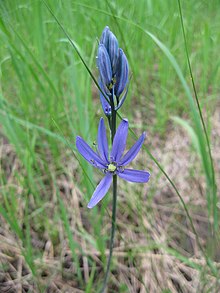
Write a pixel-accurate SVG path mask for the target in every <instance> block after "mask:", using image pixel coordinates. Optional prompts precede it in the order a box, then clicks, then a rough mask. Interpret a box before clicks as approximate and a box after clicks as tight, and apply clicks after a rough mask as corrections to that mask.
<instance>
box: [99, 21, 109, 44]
mask: <svg viewBox="0 0 220 293" xmlns="http://www.w3.org/2000/svg"><path fill="white" fill-rule="evenodd" d="M109 32H110V29H109V27H108V26H106V27H105V28H104V30H103V32H102V35H101V38H100V44H103V45H104V46H105V48H106V49H107V48H108V40H109Z"/></svg>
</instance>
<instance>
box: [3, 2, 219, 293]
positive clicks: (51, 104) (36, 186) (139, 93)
mask: <svg viewBox="0 0 220 293" xmlns="http://www.w3.org/2000/svg"><path fill="white" fill-rule="evenodd" d="M45 2H46V3H47V4H48V5H49V7H51V10H52V12H53V13H54V15H55V16H56V18H57V19H58V21H59V22H60V24H61V25H62V27H63V29H62V27H61V26H60V25H59V23H57V21H56V19H55V18H54V17H53V15H51V13H50V12H49V10H48V8H47V6H46V5H45V3H44V1H38V0H37V1H30V0H22V1H1V2H0V42H1V46H0V125H1V128H0V131H1V134H0V136H1V137H4V139H6V141H7V142H6V143H7V144H9V145H11V146H12V152H13V153H14V154H15V156H16V158H17V159H18V161H19V167H18V168H17V167H16V168H14V169H13V168H11V169H12V170H11V171H10V172H11V173H10V176H11V177H12V178H13V180H12V183H10V181H9V175H8V173H7V171H6V169H4V168H3V167H2V166H1V168H0V177H1V181H0V185H1V192H0V214H1V217H2V219H4V221H5V223H6V224H7V225H8V227H9V228H8V229H9V231H10V233H12V234H13V235H15V237H16V239H18V242H19V246H20V248H21V252H22V255H23V257H24V261H25V264H26V265H27V267H28V268H29V270H30V271H31V274H32V278H33V282H35V284H36V285H37V286H39V288H43V287H41V286H42V285H44V287H45V284H43V281H42V280H41V273H42V270H43V269H42V266H41V265H39V262H37V260H39V259H40V260H42V262H43V251H41V252H39V250H38V249H37V248H36V247H34V245H33V242H32V237H33V235H32V232H33V231H34V233H35V234H37V235H38V236H39V237H42V239H43V241H47V240H48V239H50V240H51V241H52V243H53V245H54V247H56V249H57V251H56V253H57V255H59V254H62V251H61V248H62V244H61V245H58V243H59V242H61V241H62V239H60V238H59V237H60V236H58V235H60V231H59V230H60V229H61V230H63V234H64V236H63V237H64V238H65V239H67V242H68V244H67V245H68V247H69V248H70V251H71V257H72V261H73V264H74V267H75V275H74V278H76V280H75V281H76V282H75V283H76V284H77V285H76V286H78V287H79V288H81V289H82V290H85V292H93V291H92V290H94V292H96V291H95V289H94V288H96V287H97V288H98V287H100V286H101V282H102V276H103V275H102V273H100V272H101V270H102V272H103V271H104V267H105V265H106V249H107V248H108V239H109V234H108V231H109V230H108V229H109V223H110V217H109V213H108V211H107V208H108V207H109V206H110V202H111V198H110V197H109V198H106V199H105V200H104V201H103V204H102V205H101V206H100V207H99V208H95V209H93V210H92V211H88V210H87V209H86V205H87V202H88V199H89V198H90V195H91V194H92V192H93V190H94V186H95V185H94V184H93V182H95V180H96V179H97V178H96V176H97V173H95V176H94V174H93V172H94V170H93V169H92V168H90V167H89V166H88V164H87V163H86V162H84V160H81V158H80V157H79V155H78V154H77V153H76V148H75V136H76V135H81V136H83V138H84V139H85V140H86V141H90V142H91V144H92V143H93V141H94V140H95V137H96V131H97V124H98V122H97V121H98V120H99V119H97V118H98V117H100V116H101V115H103V114H102V112H101V111H102V109H101V106H100V104H99V94H98V89H97V87H96V85H95V83H94V82H93V80H92V79H95V78H96V77H97V76H98V72H97V70H96V60H95V56H96V49H97V38H98V37H99V36H100V34H101V32H102V30H103V28H104V27H105V26H106V25H109V26H110V28H111V30H112V31H113V32H114V33H115V35H117V38H118V40H119V42H120V47H122V48H123V49H124V51H125V52H126V55H127V57H128V60H129V65H130V71H131V75H132V78H131V82H130V88H129V94H128V97H127V100H126V102H125V103H124V105H123V108H122V109H121V115H122V116H127V117H128V119H130V121H133V119H134V117H136V116H138V117H141V121H142V125H141V128H142V129H144V130H145V129H147V131H148V132H150V134H151V135H152V136H156V135H159V136H160V137H161V138H165V139H166V137H167V131H168V129H169V127H170V121H171V122H172V120H170V119H171V117H173V116H175V118H174V121H175V122H177V123H178V124H180V125H181V126H182V127H183V128H184V129H185V130H186V131H187V132H188V135H189V136H190V138H191V139H192V143H193V146H194V151H196V153H197V154H199V159H200V161H201V166H202V167H201V173H202V174H203V175H204V176H205V178H206V184H205V185H206V196H207V213H208V217H209V224H210V225H209V228H208V229H209V230H210V233H214V234H215V233H216V232H217V231H218V228H219V224H218V210H217V191H216V189H215V180H214V179H215V178H214V174H213V170H212V163H211V160H210V156H209V152H208V147H207V140H206V137H205V134H204V129H203V127H202V123H201V117H200V116H199V112H198V108H197V106H196V103H195V102H194V93H193V88H192V87H191V77H190V74H189V70H188V66H187V58H186V49H185V48H184V40H183V36H182V28H181V22H180V16H179V8H178V2H175V1H174V2H172V4H171V3H170V1H162V0H157V1H151V0H149V1H145V0H140V1H133V0H126V1H125V0H120V1H98V0H96V1H88V0H84V1H78V2H77V1H59V0H54V1H45ZM182 2H183V3H182V5H183V7H182V9H183V11H182V12H183V18H184V27H185V31H186V39H187V46H188V50H189V53H190V56H189V60H190V62H191V65H192V71H193V73H194V75H195V81H196V90H197V95H198V97H199V102H200V105H201V109H202V111H203V110H204V109H205V110H206V114H207V115H206V117H209V116H210V115H211V113H212V112H211V111H212V107H211V106H212V105H215V104H216V102H217V93H218V91H219V85H218V83H219V79H220V73H219V63H220V60H219V50H218V47H219V41H220V32H219V22H220V20H219V13H220V10H219V9H220V8H219V5H218V1H217V0H214V1H209V2H207V1H196V0H194V1H182ZM128 7H129V9H128ZM68 36H69V37H70V39H71V41H72V45H71V44H70V40H69V39H68ZM74 46H75V49H76V50H75V49H74ZM79 56H80V58H82V60H83V62H84V63H85V64H86V66H88V68H87V69H86V67H85V64H83V62H82V60H81V59H80V58H79ZM213 60H214V62H213ZM88 70H90V72H88ZM209 105H210V107H209ZM179 116H184V119H183V118H180V117H179ZM137 121H138V119H137ZM187 121H189V122H187ZM207 122H209V121H208V118H207V119H206V120H205V123H207ZM135 126H136V125H135ZM138 127H139V125H138ZM210 128H212V125H211V126H210ZM208 135H209V136H210V131H209V132H208ZM148 139H149V141H150V140H151V137H149V138H148ZM149 141H148V142H149ZM146 152H147V153H148V154H150V158H151V159H153V160H154V162H156V164H158V167H159V169H161V170H162V172H163V171H164V169H163V168H162V167H161V166H160V163H159V161H157V160H156V159H155V158H154V157H153V156H152V155H151V153H150V152H149V151H148V149H147V150H146ZM161 152H162V150H161ZM68 162H71V164H73V166H72V167H71V168H70V166H69V165H68ZM151 162H152V161H151ZM151 162H149V168H150V165H151V164H152V163H151ZM1 165H3V163H1ZM12 167H13V166H12ZM161 170H160V171H161ZM161 174H162V173H161V172H160V174H159V175H157V176H159V177H160V176H161ZM153 176H156V175H154V174H152V177H153ZM165 176H166V173H165ZM65 180H67V181H68V182H72V185H71V187H70V189H71V190H72V193H71V194H73V193H74V192H76V193H77V196H78V197H79V202H80V203H79V206H78V205H77V204H76V202H75V201H74V205H70V206H71V208H72V207H74V210H71V209H70V207H69V206H68V200H69V198H68V199H66V198H65V196H66V195H65V193H64V192H63V191H62V188H63V185H62V184H64V183H63V181H65ZM60 182H62V184H61V183H60ZM155 182H156V179H155ZM169 184H171V185H170V187H171V188H174V187H175V185H174V182H173V181H172V179H170V182H169ZM172 184H173V185H172ZM64 185H65V184H64ZM17 186H20V188H21V190H22V191H21V192H20V191H19V190H18V188H17ZM175 188H176V187H175ZM175 188H174V192H176V191H177V192H179V194H181V190H180V189H178V188H176V189H175ZM125 191H126V192H127V193H128V196H126V197H128V198H132V197H133V196H136V194H135V192H134V191H137V195H138V196H137V199H136V202H135V204H133V203H132V202H131V203H128V204H127V205H126V206H125V208H124V203H123V202H120V203H119V209H118V210H119V211H120V212H121V214H122V215H126V217H127V218H128V219H129V218H130V219H131V222H128V225H129V226H130V230H134V229H136V227H135V225H133V224H132V218H133V212H134V205H135V207H136V209H137V211H136V210H135V211H136V212H137V214H138V215H139V219H140V223H139V225H140V227H139V228H138V229H139V230H138V231H137V233H143V235H145V237H146V241H148V242H147V243H148V244H149V245H146V246H144V248H143V247H142V246H141V245H140V246H139V247H138V249H135V248H134V249H133V251H132V258H131V259H129V261H132V262H133V261H134V259H135V258H136V257H138V255H139V253H144V252H152V251H154V250H156V249H158V250H159V249H161V250H162V251H165V252H166V254H167V255H169V256H172V257H173V258H175V259H176V260H178V261H180V262H183V263H184V264H186V265H188V266H189V267H191V268H193V269H195V270H196V271H198V273H199V274H200V273H201V271H202V273H201V275H202V278H203V277H204V275H206V270H208V267H210V268H211V274H214V275H215V274H216V270H215V268H213V266H214V265H213V258H212V257H213V256H214V255H215V250H217V249H218V248H217V245H218V240H219V239H218V235H215V237H216V239H214V240H213V243H214V244H213V243H212V245H211V246H209V247H206V248H204V251H203V253H204V254H205V257H206V265H205V264H204V267H203V268H202V269H201V267H200V266H198V264H197V263H196V261H194V260H193V259H188V256H186V255H184V253H182V250H180V251H177V250H176V249H174V248H170V247H169V245H165V244H160V243H159V244H158V243H151V242H152V240H151V239H150V237H149V235H148V232H149V231H148V230H147V229H146V227H145V218H147V219H148V221H152V218H153V217H154V213H153V211H152V209H151V208H149V211H148V214H147V213H146V211H145V210H144V208H143V201H144V199H143V198H142V193H143V190H141V189H140V190H139V189H138V190H135V188H134V189H130V187H128V188H126V187H124V186H122V189H121V191H120V193H121V194H120V195H122V196H123V195H124V193H125ZM129 192H130V193H129ZM63 193H64V194H63ZM156 193H157V188H156V186H153V187H151V189H150V191H149V195H148V201H149V202H148V204H149V206H151V204H152V199H153V197H154V195H155V194H156ZM180 196H181V195H180ZM21 203H22V204H21ZM75 204H76V206H75ZM51 205H52V207H51ZM21 206H22V207H21ZM47 207H49V208H47ZM144 207H145V206H144ZM184 208H185V209H186V210H187V211H188V210H189V207H188V206H187V204H185V207H184ZM20 209H21V210H22V212H21V211H20ZM75 209H77V210H78V211H79V210H80V209H83V211H84V212H83V218H82V219H81V224H79V223H78V222H77V224H76V225H73V226H74V229H75V230H73V228H72V224H71V221H70V217H73V221H74V217H76V216H77V213H76V211H75ZM187 217H188V214H187ZM134 220H135V219H134ZM187 220H188V221H189V222H190V221H191V220H192V219H191V220H190V219H189V218H187ZM77 221H78V220H77ZM54 223H55V224H54ZM192 223H194V220H192ZM55 225H59V229H58V227H55ZM123 225H127V223H120V225H119V227H118V230H120V229H122V227H123ZM152 225H153V224H152ZM103 226H104V229H103ZM60 227H61V228H60ZM191 228H192V227H191ZM192 232H194V231H193V229H192ZM117 233H118V234H119V236H120V238H121V239H120V240H121V241H122V242H123V243H125V246H129V244H130V243H129V239H127V240H126V239H125V237H123V233H120V232H119V231H118V232H117ZM216 234H217V233H216ZM128 235H129V234H128ZM211 235H213V234H211ZM197 240H198V239H196V241H197ZM80 241H82V243H84V242H85V243H86V245H85V246H81V242H80ZM197 245H198V243H197ZM87 246H89V247H93V248H94V250H95V251H96V252H97V253H98V255H99V258H98V260H99V261H98V260H97V256H96V257H95V258H93V257H89V256H88V251H87V249H86V248H85V247H87ZM198 246H199V245H198ZM129 255H130V252H129V251H127V257H128V258H129ZM85 258H86V261H87V266H88V267H89V268H90V269H89V276H88V277H87V279H86V280H87V281H86V282H85V281H84V278H86V277H85V275H84V271H83V270H82V267H83V268H84V266H82V262H83V261H85ZM82 259H83V260H82ZM86 261H85V267H86ZM115 264H116V265H115V266H117V260H116V259H115ZM2 265H3V264H2ZM60 267H61V261H60ZM60 267H59V268H57V270H58V271H59V270H60V271H62V269H61V268H60ZM137 270H138V267H137ZM204 272H205V273H204ZM138 273H139V272H138ZM139 274H140V275H141V273H139ZM41 283H42V284H41ZM204 283H205V281H204ZM164 288H166V287H164ZM119 289H120V292H126V290H129V289H128V288H127V285H126V284H125V283H124V282H122V283H121V285H120V286H119ZM39 290H40V289H39ZM163 292H170V290H169V289H164V290H163Z"/></svg>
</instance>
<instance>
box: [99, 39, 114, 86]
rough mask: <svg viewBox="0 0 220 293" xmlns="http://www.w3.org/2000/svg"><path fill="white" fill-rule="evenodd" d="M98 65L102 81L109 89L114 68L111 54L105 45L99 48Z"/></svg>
mask: <svg viewBox="0 0 220 293" xmlns="http://www.w3.org/2000/svg"><path fill="white" fill-rule="evenodd" d="M97 64H98V69H99V73H100V77H101V80H102V82H103V83H104V85H106V86H107V87H108V86H109V85H110V83H111V81H112V67H111V62H110V58H109V54H108V52H107V50H106V48H105V46H104V45H103V44H100V45H99V48H98V62H97Z"/></svg>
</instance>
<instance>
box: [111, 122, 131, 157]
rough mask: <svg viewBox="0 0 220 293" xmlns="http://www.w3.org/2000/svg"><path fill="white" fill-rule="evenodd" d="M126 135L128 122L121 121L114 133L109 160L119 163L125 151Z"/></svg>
mask: <svg viewBox="0 0 220 293" xmlns="http://www.w3.org/2000/svg"><path fill="white" fill-rule="evenodd" d="M127 135H128V120H127V119H123V120H122V121H121V123H120V125H119V126H118V129H117V131H116V134H115V137H114V141H113V145H112V151H111V155H110V158H111V160H112V161H113V162H119V160H120V159H121V156H122V154H123V152H124V150H125V146H126V140H127Z"/></svg>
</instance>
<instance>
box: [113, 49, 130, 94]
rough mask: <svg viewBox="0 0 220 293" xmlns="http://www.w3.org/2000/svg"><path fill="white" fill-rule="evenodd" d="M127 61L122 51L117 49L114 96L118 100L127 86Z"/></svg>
mask: <svg viewBox="0 0 220 293" xmlns="http://www.w3.org/2000/svg"><path fill="white" fill-rule="evenodd" d="M128 73H129V67H128V60H127V58H126V56H125V54H124V52H123V50H122V49H121V48H120V49H119V57H118V62H117V67H116V83H115V95H116V97H117V98H118V97H119V96H120V95H121V94H122V92H123V91H124V89H125V88H126V86H127V84H128Z"/></svg>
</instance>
